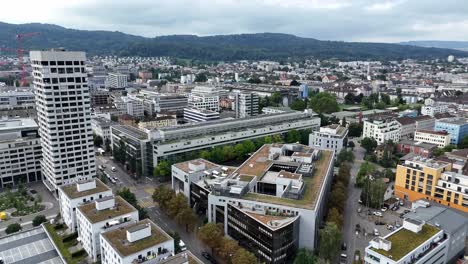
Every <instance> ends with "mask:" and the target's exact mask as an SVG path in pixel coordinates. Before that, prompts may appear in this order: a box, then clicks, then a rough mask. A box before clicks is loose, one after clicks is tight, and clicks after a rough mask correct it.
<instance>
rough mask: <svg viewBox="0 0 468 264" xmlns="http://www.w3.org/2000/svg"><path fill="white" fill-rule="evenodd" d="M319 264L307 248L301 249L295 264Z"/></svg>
mask: <svg viewBox="0 0 468 264" xmlns="http://www.w3.org/2000/svg"><path fill="white" fill-rule="evenodd" d="M315 263H317V258H316V257H315V255H314V253H313V252H312V251H310V250H308V249H306V248H301V249H299V251H298V252H297V253H296V257H295V258H294V262H293V264H315Z"/></svg>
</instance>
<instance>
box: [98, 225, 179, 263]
mask: <svg viewBox="0 0 468 264" xmlns="http://www.w3.org/2000/svg"><path fill="white" fill-rule="evenodd" d="M100 240H101V243H100V244H101V252H102V255H101V263H102V264H133V263H142V262H145V261H148V262H149V263H154V264H156V263H162V262H163V261H164V260H165V258H168V257H170V256H171V255H172V254H173V253H174V240H173V239H172V238H171V237H170V236H169V235H168V234H167V233H166V232H164V231H163V230H162V229H161V228H160V227H159V226H157V225H156V224H154V223H153V222H152V221H151V220H148V219H145V220H142V221H140V222H137V223H135V224H131V225H127V226H125V227H123V228H118V229H114V230H112V231H108V232H105V233H101V235H100Z"/></svg>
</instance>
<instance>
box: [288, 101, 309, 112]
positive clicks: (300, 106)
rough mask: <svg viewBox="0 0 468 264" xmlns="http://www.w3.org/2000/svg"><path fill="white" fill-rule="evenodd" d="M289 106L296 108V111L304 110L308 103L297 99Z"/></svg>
mask: <svg viewBox="0 0 468 264" xmlns="http://www.w3.org/2000/svg"><path fill="white" fill-rule="evenodd" d="M289 107H290V108H291V109H292V110H296V111H301V112H302V111H304V110H305V109H306V108H307V103H306V102H305V101H304V100H300V99H298V100H295V101H294V102H292V104H291V105H289Z"/></svg>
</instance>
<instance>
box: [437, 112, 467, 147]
mask: <svg viewBox="0 0 468 264" xmlns="http://www.w3.org/2000/svg"><path fill="white" fill-rule="evenodd" d="M434 130H435V131H447V132H448V133H449V134H450V144H453V145H457V144H459V143H460V142H461V141H462V139H463V138H464V137H465V136H466V135H468V119H466V118H461V117H455V118H444V119H440V120H437V121H436V124H435V129H434Z"/></svg>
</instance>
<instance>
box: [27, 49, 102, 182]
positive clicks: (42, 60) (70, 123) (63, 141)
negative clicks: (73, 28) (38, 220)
mask: <svg viewBox="0 0 468 264" xmlns="http://www.w3.org/2000/svg"><path fill="white" fill-rule="evenodd" d="M30 59H31V65H32V69H33V76H34V81H33V84H34V90H35V94H36V109H37V120H38V125H39V135H40V137H41V145H42V156H43V159H42V162H41V168H42V176H43V179H44V184H45V185H46V186H47V188H48V189H49V190H50V191H56V190H57V188H58V186H61V185H66V184H70V183H73V182H75V181H76V180H77V179H82V178H86V179H91V178H93V177H95V176H96V165H95V156H94V145H93V132H92V129H91V109H90V99H89V89H88V85H87V80H86V76H87V74H86V72H85V70H84V65H85V61H86V56H85V53H84V52H76V51H63V50H52V51H31V52H30Z"/></svg>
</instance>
